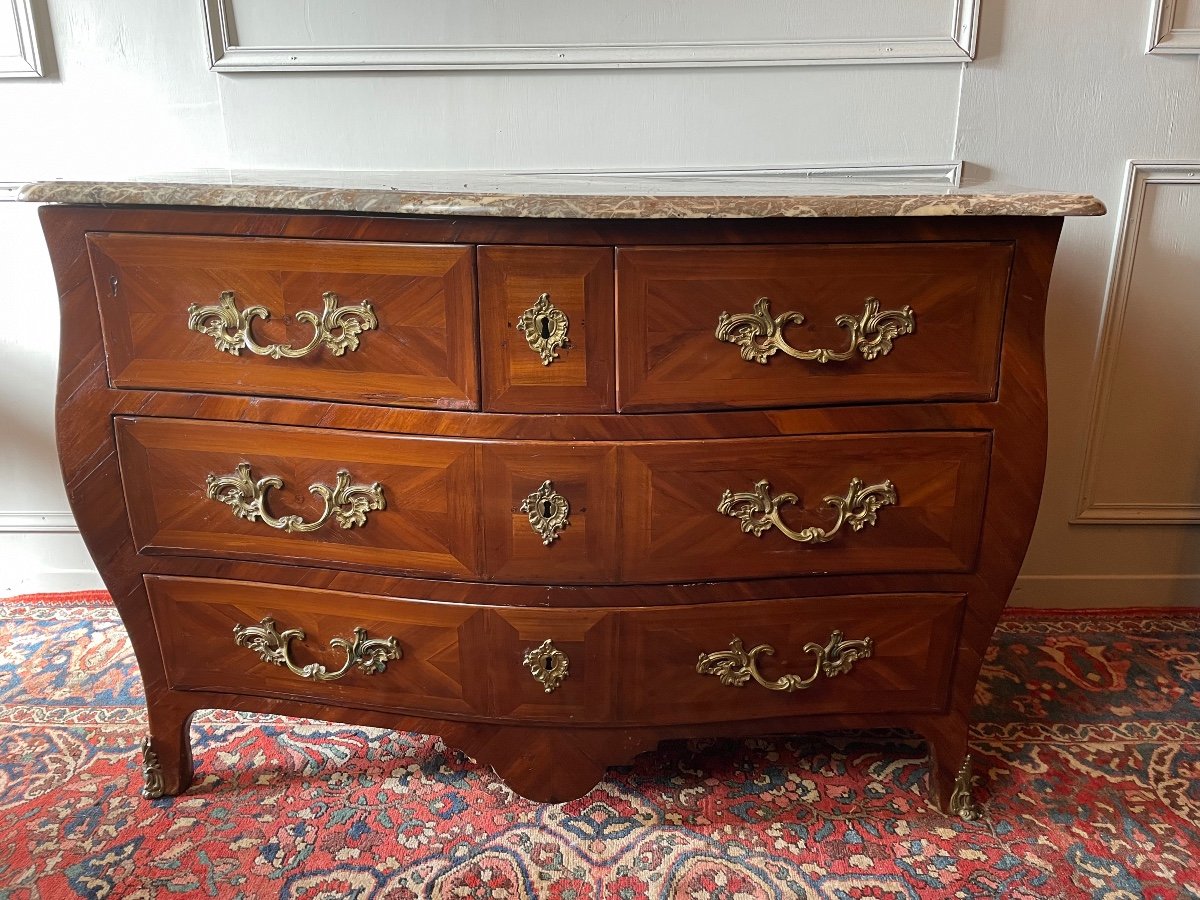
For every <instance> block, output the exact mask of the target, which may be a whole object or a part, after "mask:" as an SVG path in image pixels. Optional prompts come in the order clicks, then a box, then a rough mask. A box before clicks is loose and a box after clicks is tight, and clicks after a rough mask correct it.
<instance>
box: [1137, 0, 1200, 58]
mask: <svg viewBox="0 0 1200 900" xmlns="http://www.w3.org/2000/svg"><path fill="white" fill-rule="evenodd" d="M1178 11H1179V5H1178V2H1177V0H1151V2H1150V38H1149V40H1148V41H1147V45H1146V52H1147V53H1200V28H1177V27H1175V15H1176V13H1178Z"/></svg>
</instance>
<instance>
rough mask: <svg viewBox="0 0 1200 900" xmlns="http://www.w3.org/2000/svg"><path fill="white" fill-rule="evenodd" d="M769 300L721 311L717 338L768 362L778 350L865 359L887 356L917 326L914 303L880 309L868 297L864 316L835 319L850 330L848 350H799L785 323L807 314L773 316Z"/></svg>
mask: <svg viewBox="0 0 1200 900" xmlns="http://www.w3.org/2000/svg"><path fill="white" fill-rule="evenodd" d="M770 303H771V301H770V300H768V299H767V298H766V297H759V298H758V299H757V300H756V301H755V302H754V312H752V313H735V314H734V315H730V314H729V313H727V312H723V313H721V315H720V317H719V318H718V319H717V332H716V336H717V340H719V341H727V342H729V343H730V344H737V345H738V347H739V348H740V353H741V354H742V359H744V360H746V361H747V362H756V363H761V364H762V365H766V363H767V360H768V359H769V358H770V357H772V356H774V355H775V351H777V350H781V351H783V352H784V353H786V354H787V355H788V356H792V357H795V358H796V359H805V360H808V359H815V360H816V361H817V362H819V363H827V362H831V361H837V362H844V361H845V360H847V359H850V358H851V357H852V356H854V354H855V352H858V353H861V354H862V355H863V358H864V359H875V357H877V356H887V354H888V353H889V352H891V349H892V342H893V341H894V340H895V339H896V338H897V337H899V336H900V335H902V334H912V332H913V329H914V328H915V327H916V321H915V319H914V318H913V311H912V307H911V306H905V307H904V308H902V309H888V310H883V311H882V312H881V311H880V309H879V301H878V300H877V299H875V298H874V297H868V298H867V302H866V305H865V306H864V307H863V312H862V315H861V316H854V315H850V314H846V313H843V314H842V315H840V316H838V317H837V318H836V319H834V322H836V323H837V324H838V326H839V327H841V328H845V329H847V330H848V331H849V332H850V345H849V346H848V347H847V348H846V349H845V350H826V349H821V350H797V349H796V348H795V347H793V346H791V345H790V344H789V343H788V342H787V340H786V339H785V338H784V336H783V327H784V326H785V325H786V324H787V323H788V322H793V323H795V324H796V325H799V324H801V323H802V322H803V321H804V316H803V315H801V314H800V313H798V312H785V313H780V314H779V315H778V316H776V317H775V318H773V319H772V318H771V310H770Z"/></svg>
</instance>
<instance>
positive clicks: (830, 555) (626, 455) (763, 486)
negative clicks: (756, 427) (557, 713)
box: [115, 417, 991, 585]
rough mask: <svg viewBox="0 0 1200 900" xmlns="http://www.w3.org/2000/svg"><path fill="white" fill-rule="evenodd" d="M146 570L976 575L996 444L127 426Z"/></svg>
mask: <svg viewBox="0 0 1200 900" xmlns="http://www.w3.org/2000/svg"><path fill="white" fill-rule="evenodd" d="M115 428H116V438H117V447H118V451H119V454H120V464H121V472H122V477H123V480H124V483H125V490H126V497H127V501H128V507H129V515H130V524H131V526H132V530H133V536H134V540H135V542H136V545H137V547H138V550H139V551H141V552H146V553H183V554H188V555H202V556H215V557H226V558H244V559H258V560H265V561H278V562H285V563H297V564H308V565H311V564H318V565H321V564H324V565H329V566H333V567H338V566H346V567H349V568H359V569H370V570H378V571H382V572H394V573H399V574H407V575H416V576H428V577H435V578H436V577H449V578H455V579H463V580H469V581H480V580H482V581H499V582H511V583H534V584H549V585H555V584H604V583H614V582H625V583H643V584H646V583H660V582H689V581H710V580H727V579H728V580H732V579H743V578H773V577H789V576H793V575H807V574H814V573H827V574H834V573H860V572H874V573H884V572H967V571H970V570H971V569H972V568H973V566H974V564H975V556H976V553H977V547H978V542H979V532H980V528H981V526H982V518H983V501H984V497H985V493H986V486H987V473H988V458H989V451H990V445H991V440H990V435H989V434H988V433H987V432H979V431H962V432H910V433H900V434H858V435H807V436H783V437H768V438H725V439H713V440H707V441H700V440H677V441H630V442H613V441H591V442H572V441H499V440H472V439H447V438H431V437H411V436H404V435H391V434H376V433H369V432H350V431H333V430H327V429H316V428H297V427H284V426H273V425H257V424H250V423H237V422H210V421H201V420H183V419H159V418H142V417H118V418H117V419H116V420H115Z"/></svg>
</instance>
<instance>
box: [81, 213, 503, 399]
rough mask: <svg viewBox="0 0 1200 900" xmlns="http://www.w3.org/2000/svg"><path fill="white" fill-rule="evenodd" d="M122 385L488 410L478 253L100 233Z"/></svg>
mask: <svg viewBox="0 0 1200 900" xmlns="http://www.w3.org/2000/svg"><path fill="white" fill-rule="evenodd" d="M88 251H89V253H90V255H91V263H92V273H93V275H94V277H95V282H96V293H97V296H98V298H99V302H100V319H101V324H102V325H103V330H104V350H105V354H106V356H107V358H108V370H109V378H110V380H111V382H112V385H113V386H114V387H118V388H148V389H155V390H179V391H211V392H216V393H223V394H227V393H239V394H250V395H253V396H262V395H265V396H271V397H299V398H314V399H324V400H335V401H343V402H348V403H372V404H384V405H391V406H413V407H434V408H437V409H478V408H479V396H478V395H479V379H478V373H477V367H476V355H477V351H476V341H475V293H474V277H473V253H472V248H471V247H461V246H450V245H435V244H428V245H418V244H382V243H370V242H365V241H364V242H355V241H312V240H280V239H272V238H238V237H189V236H185V235H162V234H101V233H97V234H90V235H88Z"/></svg>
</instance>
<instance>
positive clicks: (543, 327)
mask: <svg viewBox="0 0 1200 900" xmlns="http://www.w3.org/2000/svg"><path fill="white" fill-rule="evenodd" d="M538 325H539V326H540V331H541V333H542V340H544V341H548V340H550V318H549V316H538Z"/></svg>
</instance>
